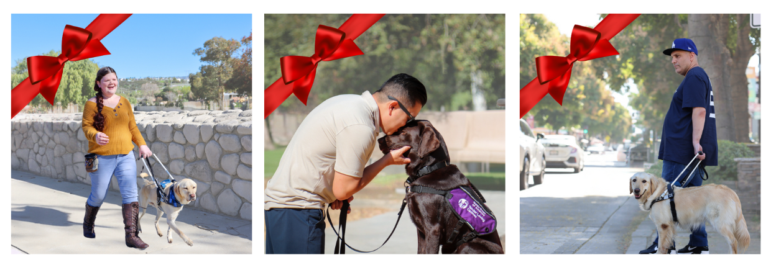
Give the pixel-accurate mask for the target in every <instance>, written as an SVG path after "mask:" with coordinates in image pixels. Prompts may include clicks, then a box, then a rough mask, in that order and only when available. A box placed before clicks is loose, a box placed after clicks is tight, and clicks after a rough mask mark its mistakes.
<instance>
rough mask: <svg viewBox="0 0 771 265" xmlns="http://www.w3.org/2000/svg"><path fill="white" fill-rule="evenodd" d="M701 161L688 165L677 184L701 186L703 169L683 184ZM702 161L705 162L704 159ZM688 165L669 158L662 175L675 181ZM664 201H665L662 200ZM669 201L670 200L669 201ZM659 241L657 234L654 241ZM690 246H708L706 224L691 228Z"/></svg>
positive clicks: (665, 178)
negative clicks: (694, 228)
mask: <svg viewBox="0 0 771 265" xmlns="http://www.w3.org/2000/svg"><path fill="white" fill-rule="evenodd" d="M697 162H699V161H698V160H694V161H693V163H691V166H690V167H688V170H686V171H685V172H684V173H683V175H682V176H681V177H680V179H679V181H678V183H675V186H678V187H685V188H687V187H698V186H701V182H702V179H701V171H700V170H698V169H697V170H696V172H694V173H693V176H692V177H691V180H690V181H689V182H688V183H685V185H683V186H681V184H680V183H681V182H683V181H685V180H686V179H688V174H690V173H691V171H692V170H693V168H694V167H695V166H696V163H697ZM702 163H705V162H703V161H702ZM685 166H686V165H683V164H680V163H677V162H672V161H668V160H664V167H663V168H662V171H661V177H662V178H664V180H666V181H667V182H670V183H671V182H672V181H675V178H677V175H679V174H680V172H681V171H683V169H684V168H685ZM662 203H664V202H662ZM667 203H668V202H667ZM675 203H677V198H675ZM673 242H674V241H673ZM658 243H659V237H658V235H657V236H656V240H654V241H653V244H658ZM688 245H689V246H693V247H706V246H708V242H707V230H706V227H705V226H704V224H701V226H700V227H699V229H698V230H691V238H690V241H688Z"/></svg>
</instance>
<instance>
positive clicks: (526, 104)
mask: <svg viewBox="0 0 771 265" xmlns="http://www.w3.org/2000/svg"><path fill="white" fill-rule="evenodd" d="M638 16H640V14H610V15H608V16H607V17H605V19H603V20H602V21H600V23H599V24H597V26H596V27H594V29H590V28H587V27H582V26H579V25H576V26H575V27H573V32H572V35H571V36H570V54H568V56H566V57H560V56H540V57H538V58H536V59H535V65H536V71H538V77H537V78H535V79H533V81H530V83H528V84H527V85H525V87H523V88H522V89H520V90H519V118H520V119H521V118H522V117H524V116H525V114H527V112H528V111H530V109H532V108H533V107H534V106H535V105H536V104H538V102H539V101H541V99H542V98H543V97H545V96H546V94H547V93H548V94H550V95H551V96H552V98H554V100H555V101H557V103H559V104H560V105H562V99H563V97H564V96H565V90H567V88H568V83H569V82H570V74H571V70H572V69H573V63H575V62H576V61H588V60H593V59H597V58H602V57H606V56H612V55H618V54H619V53H618V51H616V49H615V48H613V45H611V44H610V39H612V38H613V37H614V36H616V34H618V33H619V32H621V30H622V29H624V28H626V26H628V25H629V24H630V23H632V21H634V20H635V19H636V18H637V17H638ZM536 81H537V82H536Z"/></svg>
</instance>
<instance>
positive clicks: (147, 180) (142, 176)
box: [139, 172, 155, 186]
mask: <svg viewBox="0 0 771 265" xmlns="http://www.w3.org/2000/svg"><path fill="white" fill-rule="evenodd" d="M149 176H150V175H147V173H144V172H142V173H139V177H141V178H142V180H144V181H145V186H147V185H153V186H155V183H154V182H152V181H150V180H149V179H147V177H149Z"/></svg>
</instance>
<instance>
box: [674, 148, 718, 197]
mask: <svg viewBox="0 0 771 265" xmlns="http://www.w3.org/2000/svg"><path fill="white" fill-rule="evenodd" d="M703 154H704V153H702V152H701V151H699V153H698V154H697V155H695V156H694V157H693V158H691V162H688V165H686V166H685V168H683V171H680V174H679V175H677V178H675V181H672V183H670V184H669V186H670V188H674V187H675V183H677V181H678V180H680V177H681V176H682V175H683V173H685V171H686V170H687V169H688V167H690V166H691V163H693V160H695V159H696V158H697V157H699V156H700V155H703ZM699 164H701V160H699V162H697V163H696V166H695V167H694V168H693V170H691V174H689V175H688V178H687V179H686V180H685V183H688V182H689V181H691V177H693V172H696V170H697V169H699ZM707 178H709V177H707Z"/></svg>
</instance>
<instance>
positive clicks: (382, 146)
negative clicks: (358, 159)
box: [377, 135, 391, 154]
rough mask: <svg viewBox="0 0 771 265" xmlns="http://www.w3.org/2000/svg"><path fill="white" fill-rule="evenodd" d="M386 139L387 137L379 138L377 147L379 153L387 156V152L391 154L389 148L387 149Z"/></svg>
mask: <svg viewBox="0 0 771 265" xmlns="http://www.w3.org/2000/svg"><path fill="white" fill-rule="evenodd" d="M386 137H388V135H386V136H383V137H380V139H377V145H378V147H379V148H380V151H381V152H383V154H388V152H391V148H390V147H388V143H387V142H386Z"/></svg>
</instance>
